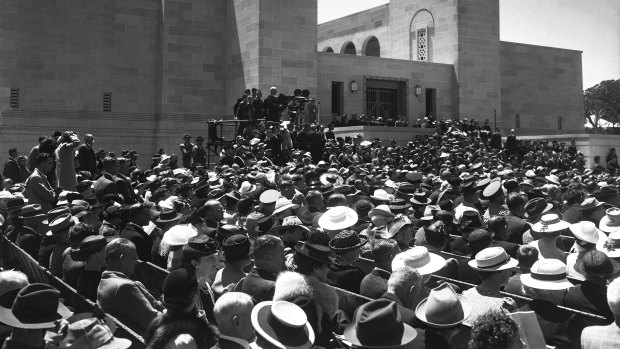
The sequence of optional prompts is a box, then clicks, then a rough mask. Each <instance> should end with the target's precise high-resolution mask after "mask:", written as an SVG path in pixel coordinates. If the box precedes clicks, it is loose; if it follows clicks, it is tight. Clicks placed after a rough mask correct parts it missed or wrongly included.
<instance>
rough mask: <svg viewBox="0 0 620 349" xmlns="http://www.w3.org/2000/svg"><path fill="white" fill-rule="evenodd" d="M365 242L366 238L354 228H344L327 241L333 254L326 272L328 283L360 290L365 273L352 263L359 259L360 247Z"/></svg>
mask: <svg viewBox="0 0 620 349" xmlns="http://www.w3.org/2000/svg"><path fill="white" fill-rule="evenodd" d="M367 242H368V238H366V237H365V236H359V235H358V234H357V233H356V232H355V231H354V230H344V231H342V232H340V233H338V234H337V235H336V236H335V237H334V238H333V239H332V240H331V241H330V242H329V247H330V248H331V250H332V251H333V252H334V254H335V256H334V259H333V263H332V265H331V266H330V270H329V272H328V273H327V283H328V284H330V285H332V286H335V287H338V288H342V289H344V290H347V291H351V292H354V293H359V292H360V284H361V283H362V279H363V278H364V277H365V276H366V273H364V272H363V271H362V270H361V269H360V268H358V267H355V266H353V263H355V262H356V261H357V260H358V259H359V257H360V251H361V247H362V246H364V245H365V244H366V243H367Z"/></svg>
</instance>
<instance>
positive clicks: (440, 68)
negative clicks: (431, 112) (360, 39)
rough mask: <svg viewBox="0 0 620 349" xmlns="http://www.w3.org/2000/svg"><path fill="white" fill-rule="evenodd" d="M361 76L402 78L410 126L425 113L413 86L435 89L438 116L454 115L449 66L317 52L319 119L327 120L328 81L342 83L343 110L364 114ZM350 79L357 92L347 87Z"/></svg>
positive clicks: (329, 85) (422, 102) (423, 100)
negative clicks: (356, 85) (405, 87)
mask: <svg viewBox="0 0 620 349" xmlns="http://www.w3.org/2000/svg"><path fill="white" fill-rule="evenodd" d="M364 78H388V79H389V78H392V79H404V81H406V83H407V85H408V90H407V115H408V116H409V124H410V125H411V124H412V123H413V122H414V121H415V120H416V119H417V118H423V117H424V116H425V115H424V114H425V113H426V98H425V96H424V94H423V95H421V96H420V97H416V96H415V94H414V86H415V85H416V84H419V85H421V86H423V87H424V88H435V89H436V94H437V97H436V106H437V112H438V115H446V116H451V115H454V114H455V101H454V100H453V97H454V95H455V88H456V87H455V77H454V69H453V68H452V66H451V65H447V64H437V63H424V62H412V61H405V60H399V59H385V58H377V57H368V56H351V55H340V54H335V53H319V78H318V81H319V86H318V87H319V88H318V90H319V96H318V101H320V102H321V106H320V113H321V121H322V122H324V123H329V121H331V119H332V116H331V98H332V96H331V86H332V85H331V84H332V81H340V82H343V83H344V90H345V91H344V103H343V104H344V113H345V114H349V115H351V114H353V113H357V114H362V113H364V109H365V108H364V98H365V86H364ZM351 80H356V81H357V82H358V88H359V90H358V92H357V93H355V94H354V93H352V92H351V91H350V90H349V85H350V82H351Z"/></svg>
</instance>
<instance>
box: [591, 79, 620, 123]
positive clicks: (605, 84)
mask: <svg viewBox="0 0 620 349" xmlns="http://www.w3.org/2000/svg"><path fill="white" fill-rule="evenodd" d="M583 97H584V108H585V110H584V116H585V118H586V120H587V121H588V122H589V123H590V124H591V125H592V127H594V128H596V127H597V126H598V124H599V121H601V120H605V121H608V122H611V123H620V79H619V80H605V81H601V82H600V83H599V84H597V85H595V86H592V87H590V88H589V89H587V90H585V91H584V94H583Z"/></svg>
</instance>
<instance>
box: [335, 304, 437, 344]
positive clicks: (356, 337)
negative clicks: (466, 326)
mask: <svg viewBox="0 0 620 349" xmlns="http://www.w3.org/2000/svg"><path fill="white" fill-rule="evenodd" d="M417 335H418V334H417V332H416V330H415V329H414V328H413V327H412V326H411V325H410V324H407V323H406V322H404V321H403V317H402V314H401V311H400V309H399V307H398V304H397V303H395V302H393V301H391V300H388V299H377V300H374V301H371V302H368V303H366V304H364V305H362V306H360V307H359V310H358V311H357V313H356V315H355V318H354V319H353V323H352V324H350V325H348V326H347V327H346V328H345V330H344V338H345V339H346V340H347V341H348V342H350V343H351V344H352V345H353V348H386V349H387V348H411V347H412V346H411V342H412V341H413V340H414V339H415V338H416V336H417ZM415 348H418V346H415ZM427 348H435V347H428V346H427Z"/></svg>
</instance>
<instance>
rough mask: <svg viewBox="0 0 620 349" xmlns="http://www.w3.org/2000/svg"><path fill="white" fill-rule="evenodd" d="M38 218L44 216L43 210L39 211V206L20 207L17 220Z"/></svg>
mask: <svg viewBox="0 0 620 349" xmlns="http://www.w3.org/2000/svg"><path fill="white" fill-rule="evenodd" d="M38 216H45V213H43V210H42V209H41V205H39V204H32V205H26V206H24V207H22V210H21V214H20V216H19V218H21V219H24V218H33V217H38Z"/></svg>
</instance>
